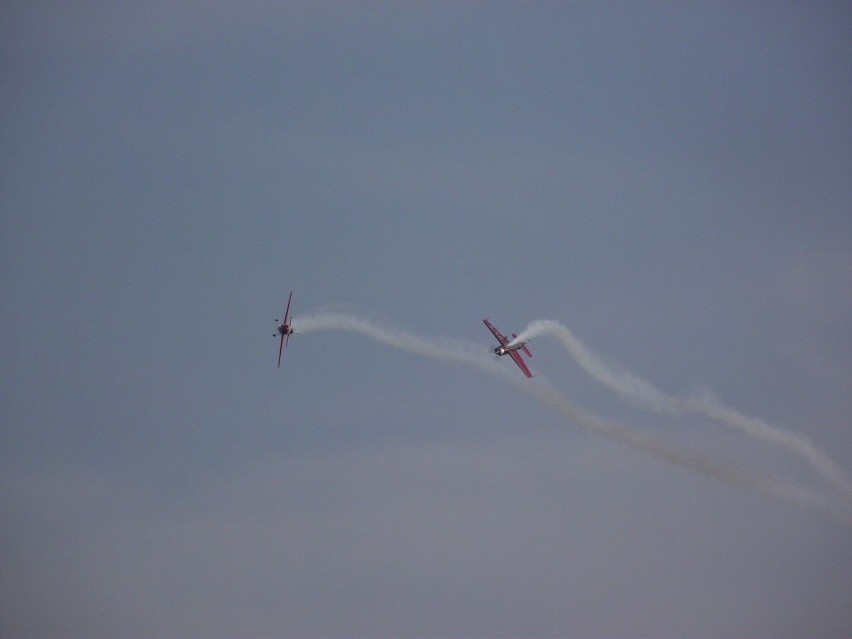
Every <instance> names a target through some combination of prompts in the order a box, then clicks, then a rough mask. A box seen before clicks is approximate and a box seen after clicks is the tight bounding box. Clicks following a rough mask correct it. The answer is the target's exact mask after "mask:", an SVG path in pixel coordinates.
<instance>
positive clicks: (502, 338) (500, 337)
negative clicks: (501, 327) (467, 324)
mask: <svg viewBox="0 0 852 639" xmlns="http://www.w3.org/2000/svg"><path fill="white" fill-rule="evenodd" d="M482 321H483V322H484V323H485V325H486V326H487V327H488V330H489V331H491V333H492V334H493V335H494V337H496V338H497V341H498V342H500V345H501V346H505V345H506V344H508V343H509V340H508V339H506V336H505V335H503V333H501V332H500V331H498V330H497V327H496V326H494V324H492V323H491V322H489V321H488V320H487V319H484V320H482Z"/></svg>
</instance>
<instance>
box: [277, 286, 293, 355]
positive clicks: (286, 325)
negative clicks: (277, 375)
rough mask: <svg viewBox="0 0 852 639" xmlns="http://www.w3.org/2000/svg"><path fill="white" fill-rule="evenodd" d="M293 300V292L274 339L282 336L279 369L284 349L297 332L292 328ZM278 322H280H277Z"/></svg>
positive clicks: (279, 348)
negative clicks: (291, 309) (291, 304)
mask: <svg viewBox="0 0 852 639" xmlns="http://www.w3.org/2000/svg"><path fill="white" fill-rule="evenodd" d="M292 299H293V291H290V297H288V298H287V309H286V310H285V311H284V321H283V322H282V323H281V324H279V326H278V332H277V333H275V335H274V336H273V337H278V336H279V335H280V336H281V345H280V346H279V347H278V368H281V355H282V354H283V353H284V347H285V346H287V342H289V341H290V336H291V335H293V334H295V333H296V331H294V330H293V327H292V326H290V301H291V300H292ZM275 321H276V322H278V321H279V320H277V319H276V320H275Z"/></svg>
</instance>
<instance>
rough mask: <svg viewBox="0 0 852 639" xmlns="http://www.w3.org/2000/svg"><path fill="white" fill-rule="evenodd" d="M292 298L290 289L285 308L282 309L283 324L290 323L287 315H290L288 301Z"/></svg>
mask: <svg viewBox="0 0 852 639" xmlns="http://www.w3.org/2000/svg"><path fill="white" fill-rule="evenodd" d="M292 299H293V291H290V297H288V298H287V308H286V310H285V311H284V323H285V324H289V323H290V317H289V315H290V302H291V301H292Z"/></svg>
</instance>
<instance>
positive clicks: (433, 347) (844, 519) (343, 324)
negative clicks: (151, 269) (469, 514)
mask: <svg viewBox="0 0 852 639" xmlns="http://www.w3.org/2000/svg"><path fill="white" fill-rule="evenodd" d="M293 327H294V329H295V330H296V331H297V332H299V333H309V332H312V331H328V330H341V331H349V332H354V333H359V334H361V335H365V336H367V337H369V338H371V339H373V340H375V341H377V342H381V343H383V344H387V345H388V346H392V347H394V348H398V349H401V350H405V351H408V352H411V353H414V354H416V355H420V356H422V357H428V358H432V359H438V360H445V361H454V362H459V363H463V364H467V365H469V366H473V367H475V368H478V369H479V370H481V371H483V372H486V373H488V374H490V375H493V376H495V377H498V378H500V379H501V380H502V381H503V382H505V383H508V384H511V385H512V386H514V387H515V388H516V389H518V390H521V391H523V392H525V393H527V394H528V395H531V396H532V397H535V398H536V399H538V400H539V401H541V402H542V403H544V404H547V405H548V406H550V407H551V408H552V409H554V410H556V412H558V413H560V414H561V415H563V416H564V417H565V418H566V419H568V420H570V421H572V422H574V423H576V424H578V425H580V426H582V427H584V428H586V429H587V430H590V431H593V432H595V433H597V434H599V435H602V436H604V437H607V438H609V439H612V440H616V441H619V442H622V443H623V444H626V445H627V446H630V447H631V448H633V449H635V450H639V451H642V452H645V453H647V454H649V455H653V456H655V457H658V458H661V459H664V460H666V461H668V462H669V463H671V464H674V465H676V466H680V467H683V468H686V469H689V470H692V471H694V472H698V473H702V474H704V475H707V476H710V477H712V478H714V479H717V480H719V481H722V482H725V483H728V484H731V485H734V486H739V487H743V488H747V489H750V490H753V491H756V492H759V493H763V494H766V495H769V496H772V497H775V498H778V499H781V500H784V501H787V502H789V503H793V504H796V505H798V506H801V507H805V508H811V509H816V510H820V511H822V512H823V513H824V514H827V515H829V516H830V517H832V518H833V519H835V520H837V521H839V522H841V523H843V524H846V525H849V526H852V515H850V514H849V513H848V512H846V511H845V510H844V509H843V508H842V507H840V506H838V505H837V504H835V503H833V502H832V501H831V500H830V499H827V498H826V497H825V496H823V495H821V494H818V493H815V492H813V491H810V490H808V489H806V488H803V487H800V486H798V485H795V484H789V483H785V482H782V481H779V480H777V479H773V478H761V477H757V476H755V475H753V474H751V473H748V472H746V471H744V470H742V469H739V468H735V467H734V466H732V465H730V464H725V463H721V462H718V461H716V460H714V459H710V458H708V457H705V456H702V455H698V454H695V453H690V452H685V451H682V450H678V449H675V448H672V447H670V446H668V445H667V444H665V443H663V442H661V441H659V440H657V439H654V438H652V437H650V436H648V435H646V434H644V433H642V432H640V431H637V430H635V429H632V428H628V427H626V426H623V425H619V424H615V423H613V422H609V421H606V420H603V419H601V418H599V417H597V416H595V415H593V414H590V413H587V412H585V411H583V410H582V409H580V408H577V407H576V406H574V404H573V402H572V401H571V400H570V399H568V398H567V397H566V396H565V395H564V394H563V393H562V392H561V391H559V390H558V389H557V388H556V387H554V386H553V385H552V384H550V383H549V382H547V381H546V380H545V379H544V378H543V377H541V376H538V377H537V378H536V379H535V380H534V381H530V380H527V379H526V378H522V377H520V376H519V375H518V374H516V373H517V371H514V369H509V368H507V367H506V366H501V365H500V363H498V362H497V361H495V359H494V357H493V356H492V355H491V352H490V350H488V349H486V348H484V347H483V346H481V345H479V344H475V343H472V342H467V341H463V340H450V339H447V338H444V337H435V338H426V337H422V336H419V335H414V334H413V333H409V332H407V331H403V330H400V329H397V328H392V327H388V326H382V325H379V324H376V323H374V322H371V321H369V320H366V319H362V318H359V317H353V316H350V315H344V314H338V313H321V314H315V315H310V316H306V317H299V318H295V319H294V320H293Z"/></svg>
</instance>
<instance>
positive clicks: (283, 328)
mask: <svg viewBox="0 0 852 639" xmlns="http://www.w3.org/2000/svg"><path fill="white" fill-rule="evenodd" d="M293 332H294V331H293V329H292V328H290V325H289V324H281V325H280V326H279V327H278V334H279V335H292V334H293Z"/></svg>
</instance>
